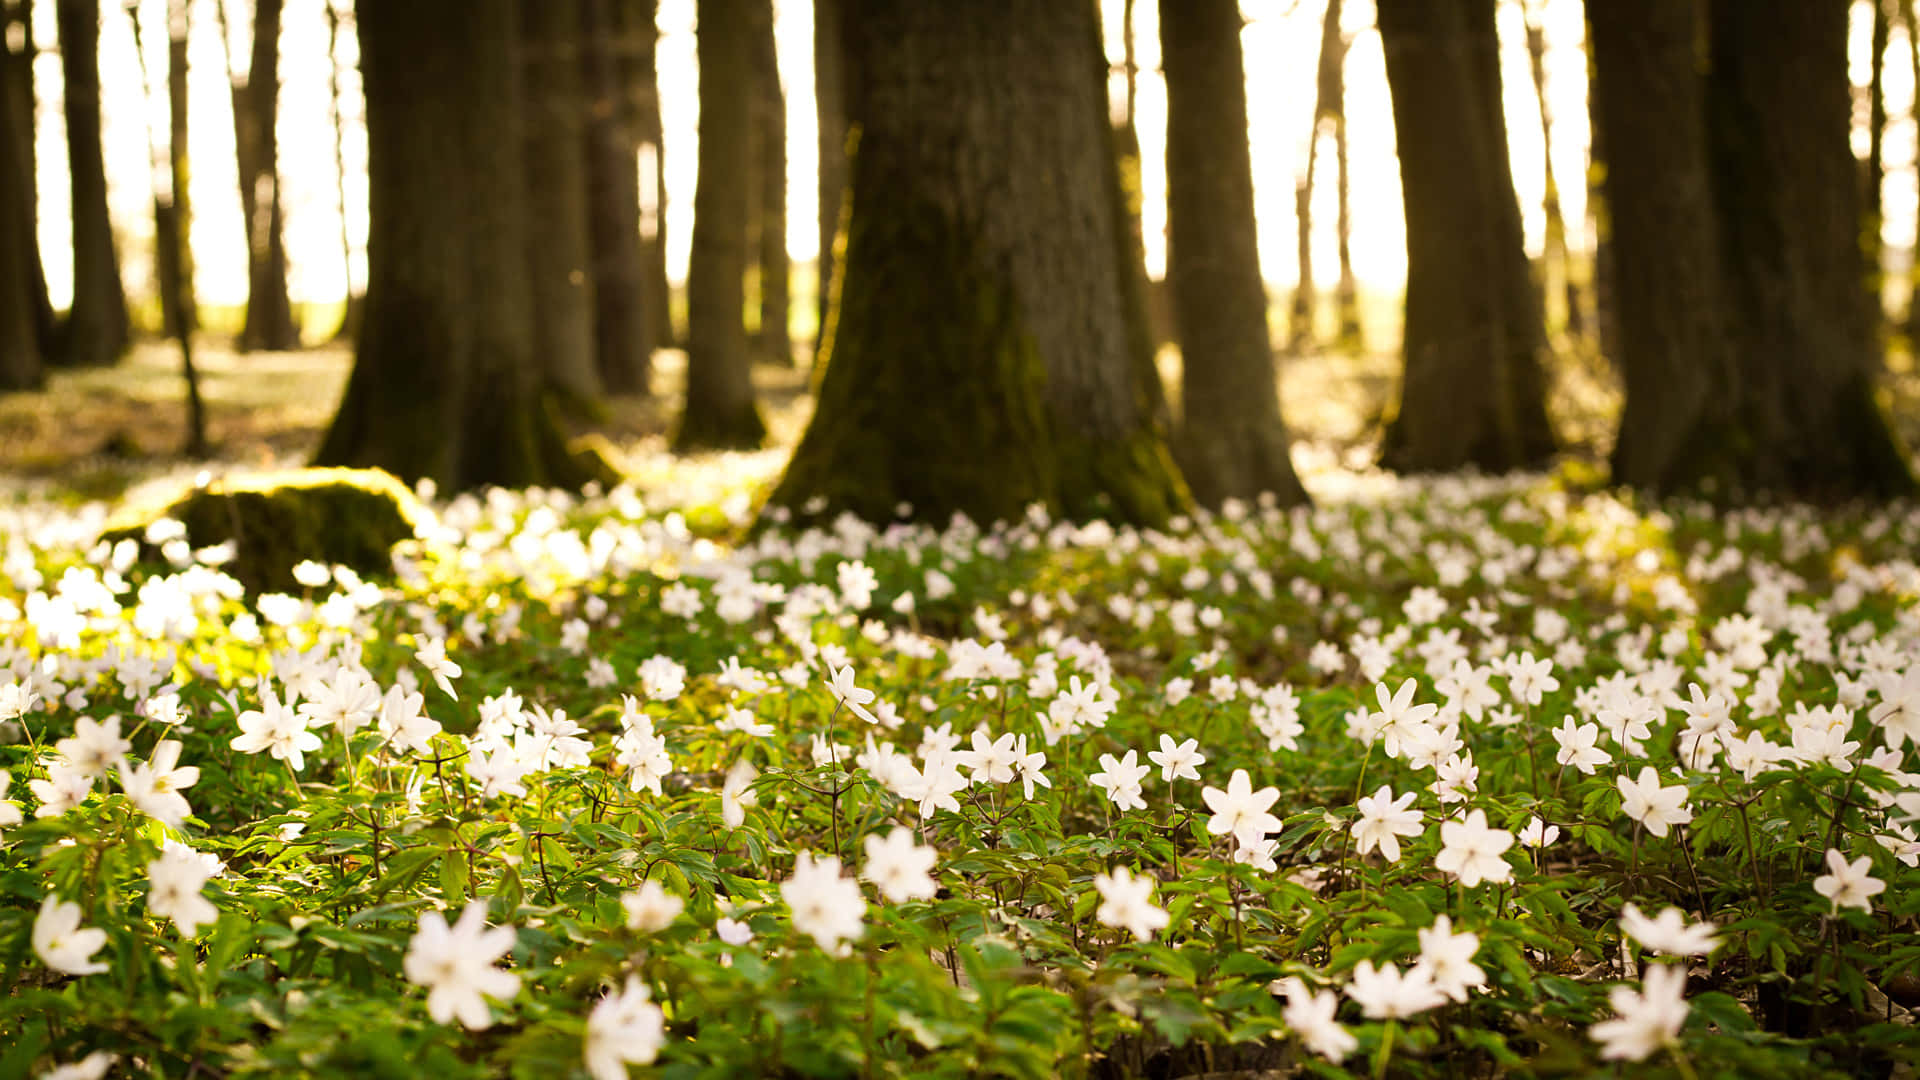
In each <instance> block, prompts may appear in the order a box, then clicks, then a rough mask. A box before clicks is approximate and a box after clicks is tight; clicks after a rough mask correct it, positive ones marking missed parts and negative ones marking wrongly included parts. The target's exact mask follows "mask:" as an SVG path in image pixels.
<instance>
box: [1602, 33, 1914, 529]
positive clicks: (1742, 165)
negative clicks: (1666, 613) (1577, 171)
mask: <svg viewBox="0 0 1920 1080" xmlns="http://www.w3.org/2000/svg"><path fill="white" fill-rule="evenodd" d="M1848 6H1849V5H1848V4H1847V2H1846V0H1742V2H1741V3H1738V4H1730V3H1716V4H1713V5H1711V6H1710V21H1709V30H1708V32H1709V36H1710V37H1709V50H1708V51H1709V55H1710V56H1711V65H1710V69H1709V74H1708V77H1707V138H1708V147H1709V163H1710V168H1711V176H1712V183H1713V191H1714V197H1715V201H1716V204H1717V206H1718V208H1719V222H1720V243H1721V248H1722V260H1721V265H1722V266H1723V267H1724V268H1725V270H1726V272H1727V275H1728V299H1729V301H1730V304H1731V311H1732V319H1731V328H1732V331H1733V334H1734V339H1733V340H1734V350H1735V355H1736V357H1738V360H1739V371H1738V377H1737V379H1736V381H1735V383H1734V385H1733V386H1730V387H1728V388H1727V389H1728V390H1729V391H1731V392H1735V393H1738V394H1739V396H1740V407H1741V413H1742V425H1741V429H1742V434H1743V436H1744V439H1743V440H1742V441H1741V442H1740V443H1738V444H1736V445H1733V446H1729V447H1724V448H1723V450H1724V451H1725V452H1726V454H1727V456H1728V457H1729V458H1730V459H1732V461H1733V462H1734V463H1735V466H1736V468H1735V479H1736V480H1737V482H1738V484H1739V486H1740V487H1741V488H1743V489H1746V490H1773V491H1779V492H1786V493H1792V494H1796V495H1803V496H1810V497H1821V498H1832V497H1844V496H1855V495H1891V494H1898V493H1904V492H1909V491H1912V490H1913V489H1914V479H1913V475H1912V472H1911V470H1910V467H1909V465H1908V462H1907V458H1906V454H1905V451H1904V449H1903V448H1902V447H1900V446H1899V444H1898V442H1897V440H1896V439H1895V437H1894V435H1893V432H1892V429H1891V427H1890V426H1889V424H1888V422H1887V418H1886V416H1885V414H1884V412H1883V410H1882V408H1881V407H1880V404H1879V402H1878V400H1877V397H1876V393H1877V383H1878V381H1879V374H1880V357H1879V352H1878V349H1877V346H1876V342H1875V333H1874V318H1873V314H1872V308H1871V305H1870V303H1869V299H1868V297H1867V295H1866V292H1865V290H1863V289H1862V288H1861V281H1862V278H1863V273H1862V263H1861V251H1860V227H1861V213H1860V202H1861V199H1860V184H1859V173H1858V166H1857V164H1856V163H1855V161H1854V157H1853V153H1852V150H1851V148H1850V146H1849V136H1850V131H1851V115H1852V100H1851V89H1850V83H1849V81H1848V77H1847V13H1848ZM1609 145H1611V146H1613V147H1614V152H1615V154H1616V156H1618V155H1619V154H1620V153H1621V152H1622V151H1623V148H1622V147H1620V146H1619V145H1618V144H1617V143H1610V144H1609ZM1630 265H1631V264H1629V263H1627V262H1626V260H1625V259H1624V258H1623V259H1622V260H1621V269H1622V271H1623V272H1625V271H1627V270H1628V268H1629V266H1630Z"/></svg>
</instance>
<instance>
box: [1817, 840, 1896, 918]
mask: <svg viewBox="0 0 1920 1080" xmlns="http://www.w3.org/2000/svg"><path fill="white" fill-rule="evenodd" d="M1886 888H1887V883H1886V882H1884V881H1881V880H1880V879H1879V878H1877V877H1874V876H1873V860H1872V859H1871V858H1869V857H1867V856H1865V855H1862V856H1860V857H1859V858H1857V859H1855V860H1853V861H1852V862H1848V861H1847V857H1846V856H1845V855H1843V854H1841V853H1840V851H1839V850H1837V849H1835V848H1828V849H1827V872H1826V873H1824V874H1821V875H1820V876H1819V877H1817V878H1814V879H1813V891H1814V892H1817V893H1819V894H1820V895H1821V896H1824V897H1826V898H1827V899H1828V900H1830V901H1832V903H1833V910H1834V911H1836V912H1838V911H1839V910H1840V909H1841V908H1843V907H1857V908H1859V909H1860V910H1861V911H1868V912H1870V911H1872V910H1873V898H1874V897H1875V896H1878V895H1879V894H1880V893H1882V892H1884V891H1886Z"/></svg>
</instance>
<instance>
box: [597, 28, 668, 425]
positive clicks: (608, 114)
mask: <svg viewBox="0 0 1920 1080" xmlns="http://www.w3.org/2000/svg"><path fill="white" fill-rule="evenodd" d="M621 6H624V5H623V0H586V23H585V25H586V34H585V36H584V37H583V38H582V40H583V41H584V43H585V45H586V48H585V52H584V54H583V56H582V58H581V59H582V61H583V63H582V68H583V72H584V75H585V78H586V92H587V94H588V95H589V96H590V97H591V100H592V107H591V108H590V109H589V110H588V112H587V117H588V119H587V130H586V147H587V158H586V165H587V221H588V223H589V228H588V236H587V240H588V245H589V253H590V257H591V259H592V262H591V266H592V274H591V277H592V278H593V286H592V298H593V326H594V355H596V356H597V357H598V364H599V373H600V382H601V384H602V385H603V386H604V387H605V388H606V390H607V392H608V393H613V394H639V395H644V394H646V393H647V392H648V384H649V382H650V380H651V378H652V372H653V341H652V339H651V338H650V337H649V336H648V329H649V327H648V323H647V313H646V308H645V295H646V294H645V281H644V276H643V273H644V272H643V269H642V266H641V262H640V173H639V165H638V162H637V158H636V147H637V146H638V141H637V139H636V138H635V135H634V122H635V118H634V110H633V105H632V100H631V95H630V94H629V93H628V83H627V81H626V80H625V79H623V78H622V64H623V63H630V62H631V61H625V60H623V59H622V56H623V55H624V52H625V51H626V50H628V49H631V48H634V47H635V44H634V42H633V40H632V38H631V37H630V36H629V34H628V30H629V28H628V27H627V25H626V23H625V21H624V20H622V19H620V18H617V17H616V16H617V14H618V13H617V11H616V8H618V7H621Z"/></svg>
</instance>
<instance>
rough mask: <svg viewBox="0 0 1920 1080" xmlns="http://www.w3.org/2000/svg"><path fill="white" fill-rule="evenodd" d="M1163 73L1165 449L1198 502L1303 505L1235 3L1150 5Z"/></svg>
mask: <svg viewBox="0 0 1920 1080" xmlns="http://www.w3.org/2000/svg"><path fill="white" fill-rule="evenodd" d="M1160 66H1161V69H1162V70H1163V71H1165V73H1166V77H1167V222H1168V226H1169V228H1170V231H1171V233H1172V236H1171V242H1170V244H1169V245H1168V251H1167V284H1168V286H1169V287H1170V288H1171V290H1172V292H1173V315H1174V324H1175V326H1176V327H1177V328H1178V330H1179V336H1180V355H1181V365H1180V366H1181V372H1182V374H1181V400H1182V411H1183V413H1184V415H1183V416H1182V419H1181V427H1180V436H1179V438H1178V440H1176V442H1175V448H1176V451H1177V453H1178V456H1179V459H1180V468H1181V470H1182V471H1183V472H1184V473H1185V474H1186V478H1187V483H1188V484H1189V485H1191V486H1192V488H1193V495H1194V498H1195V499H1196V500H1197V501H1199V502H1200V503H1201V504H1203V505H1206V506H1210V507H1218V506H1219V505H1220V504H1221V502H1223V501H1224V500H1226V499H1228V498H1238V499H1251V498H1253V497H1254V496H1257V495H1259V494H1260V493H1261V492H1263V491H1270V492H1273V493H1274V494H1275V495H1277V496H1278V497H1279V498H1280V500H1281V502H1282V503H1283V504H1292V503H1300V502H1305V501H1306V491H1305V490H1304V489H1303V488H1301V486H1300V479H1299V477H1297V476H1296V475H1294V471H1293V462H1292V461H1291V460H1290V459H1289V458H1288V456H1287V429H1286V425H1285V424H1284V423H1282V422H1281V418H1280V403H1279V394H1278V388H1277V387H1278V374H1277V373H1276V372H1275V370H1274V362H1273V347H1272V344H1271V342H1270V341H1269V339H1268V333H1267V292H1266V286H1265V285H1264V283H1263V281H1262V279H1261V277H1260V248H1259V244H1258V243H1257V242H1256V240H1255V233H1254V218H1253V165H1252V159H1251V157H1250V154H1249V151H1248V148H1247V89H1246V85H1247V84H1246V77H1245V73H1244V71H1245V69H1244V68H1243V67H1242V61H1241V54H1240V7H1239V4H1238V2H1237V0H1160Z"/></svg>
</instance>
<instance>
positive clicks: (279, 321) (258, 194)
mask: <svg viewBox="0 0 1920 1080" xmlns="http://www.w3.org/2000/svg"><path fill="white" fill-rule="evenodd" d="M281 4H282V0H256V3H255V4H254V13H253V48H252V50H251V57H250V59H249V61H248V66H247V72H246V74H245V75H244V76H243V75H241V74H240V73H239V72H238V71H237V70H235V69H233V68H232V66H231V64H229V72H228V74H229V76H230V80H231V82H232V86H233V129H234V138H233V145H234V157H235V158H236V159H237V164H238V165H239V169H238V172H239V176H240V212H241V217H242V220H243V221H245V223H246V241H247V309H246V317H245V321H244V322H243V323H242V324H241V329H240V341H239V346H240V351H242V352H256V351H263V350H264V351H269V352H284V351H286V350H289V349H297V348H299V347H300V327H299V324H298V323H296V322H295V321H294V317H293V301H292V299H291V298H290V297H289V296H288V294H287V245H286V235H285V229H284V227H283V215H282V210H281V203H280V138H279V133H278V129H277V125H278V121H279V112H280V11H281ZM219 11H220V20H221V27H220V29H221V37H222V38H223V39H225V38H227V36H228V35H227V33H226V31H227V26H226V18H227V16H226V11H227V9H226V0H221V2H220V5H219Z"/></svg>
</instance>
